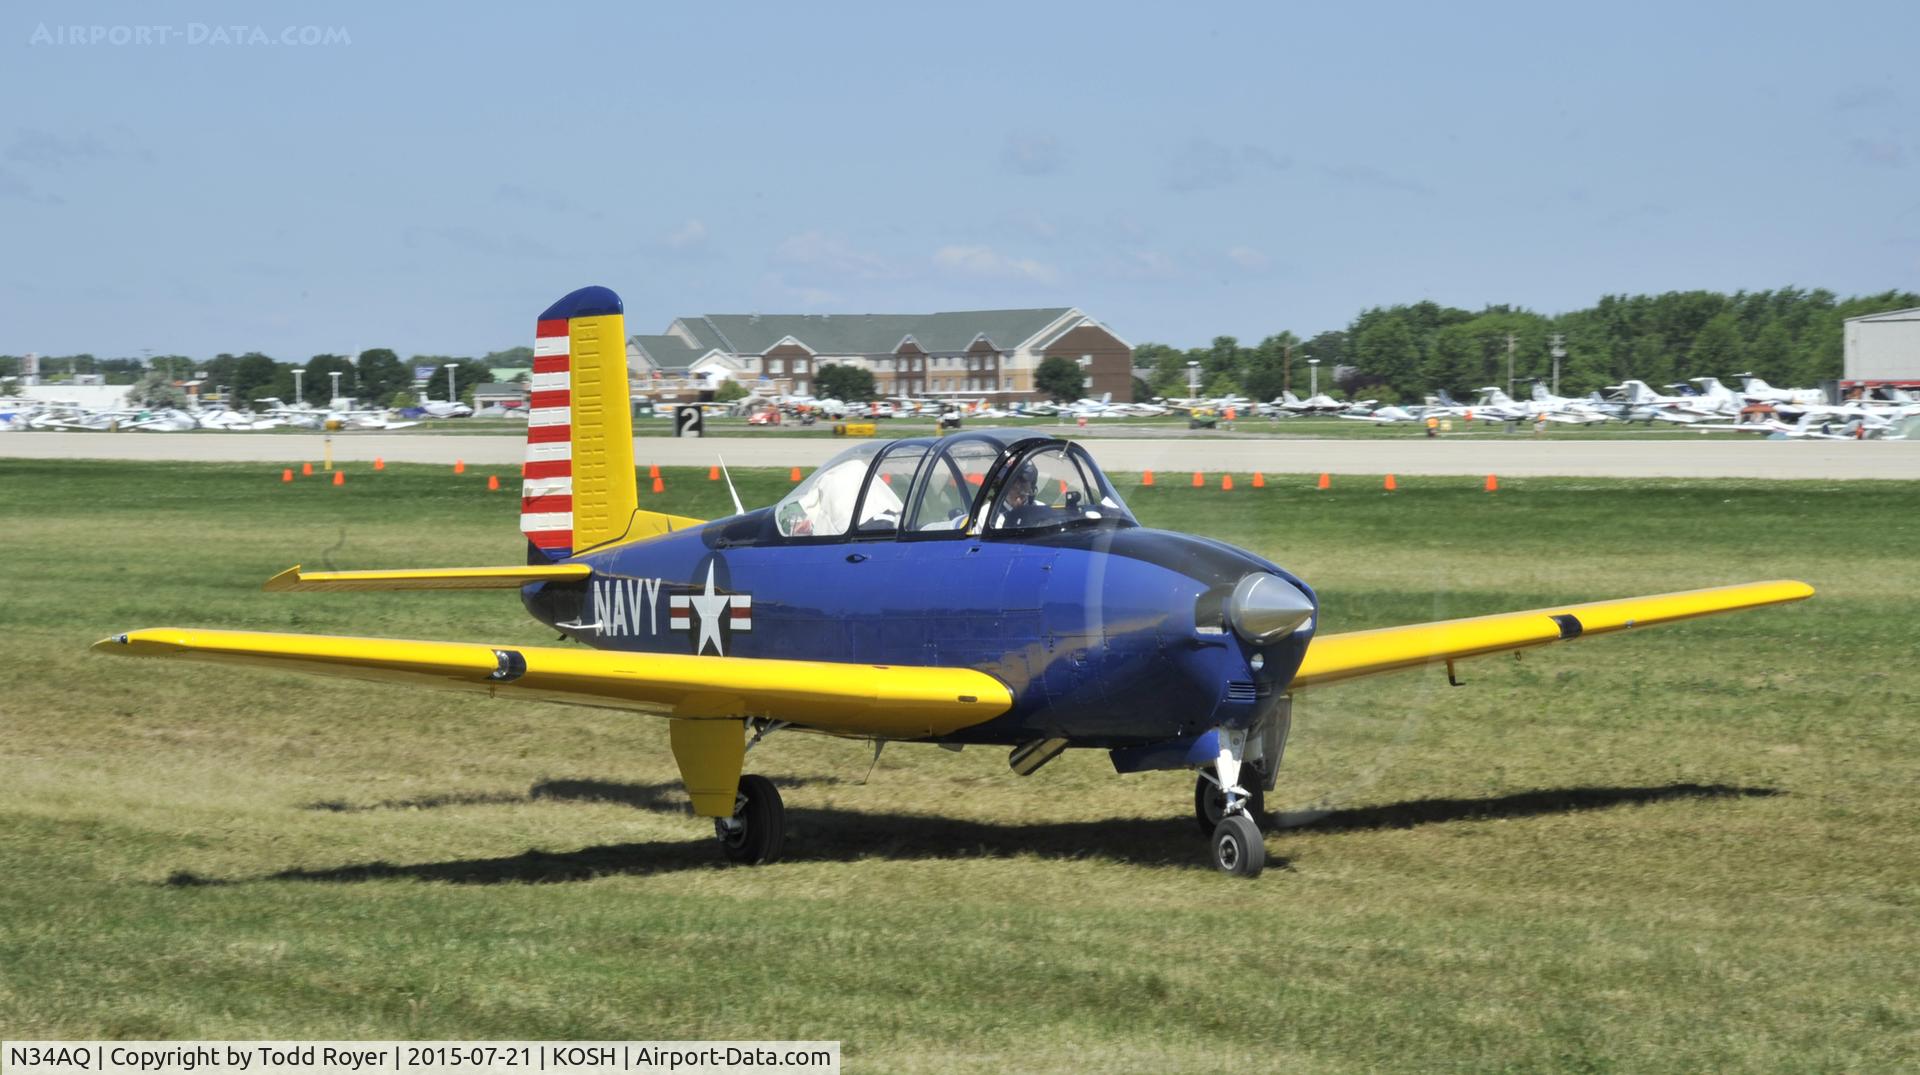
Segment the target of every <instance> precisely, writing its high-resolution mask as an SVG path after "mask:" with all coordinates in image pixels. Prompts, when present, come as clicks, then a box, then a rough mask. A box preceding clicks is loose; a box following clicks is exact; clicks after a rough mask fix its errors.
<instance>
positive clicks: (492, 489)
mask: <svg viewBox="0 0 1920 1075" xmlns="http://www.w3.org/2000/svg"><path fill="white" fill-rule="evenodd" d="M499 491H500V475H498V474H489V475H487V492H489V493H497V492H499Z"/></svg>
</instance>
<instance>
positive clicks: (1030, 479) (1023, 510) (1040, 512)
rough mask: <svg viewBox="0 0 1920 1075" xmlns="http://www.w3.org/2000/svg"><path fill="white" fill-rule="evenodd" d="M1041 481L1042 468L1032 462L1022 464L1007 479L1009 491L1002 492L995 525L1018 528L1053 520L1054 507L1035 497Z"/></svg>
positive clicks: (994, 520) (995, 516) (994, 521)
mask: <svg viewBox="0 0 1920 1075" xmlns="http://www.w3.org/2000/svg"><path fill="white" fill-rule="evenodd" d="M1039 483H1040V468H1039V467H1037V466H1034V465H1033V464H1032V463H1030V462H1029V463H1022V464H1020V469H1019V470H1016V471H1014V473H1013V477H1011V478H1008V479H1007V491H1006V492H1004V493H1002V494H1000V510H999V512H997V513H996V514H995V515H994V519H993V525H995V526H997V527H1002V528H1008V529H1016V530H1017V529H1019V528H1021V527H1026V526H1039V525H1041V524H1042V523H1045V522H1048V521H1049V520H1051V519H1052V518H1053V516H1054V512H1053V509H1052V508H1049V507H1047V506H1046V505H1045V504H1039V503H1036V502H1035V501H1034V499H1033V490H1034V487H1035V486H1036V485H1038V484H1039Z"/></svg>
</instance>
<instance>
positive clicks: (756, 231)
mask: <svg viewBox="0 0 1920 1075" xmlns="http://www.w3.org/2000/svg"><path fill="white" fill-rule="evenodd" d="M1916 40H1920V4H1916V3H1913V2H1912V0H1904V2H1888V3H1867V2H1851V0H1837V2H1835V3H1829V4H1823V5H1811V4H1806V3H1795V4H1791V5H1789V4H1780V3H1772V2H1745V3H1725V4H1722V3H1712V4H1689V3H1683V2H1675V0H1669V2H1667V3H1638V2H1624V3H1610V4H1605V5H1552V4H1540V3H1537V2H1532V3H1508V4H1494V3H1488V4H1480V3H1460V4H1453V5H1436V4H1427V3H1419V4H1411V3H1410V4H1366V3H1353V4H1324V3H1316V4H1299V3H1291V2H1281V0H1276V2H1269V3H1262V4H1231V3H1219V4H1216V3H1194V4H1166V3H1155V4H1131V3H1120V2H1108V3H1103V4H1064V3H1046V2H1036V0H1027V2H1025V3H1015V4H997V3H969V4H960V5H940V4H900V3H887V4H831V3H813V4H793V3H784V4H763V3H754V2H745V0H736V2H729V3H720V4H698V5H696V4H673V5H667V4H657V3H634V2H628V3H600V2H590V3H564V2H553V3H548V4H542V5H533V4H518V5H510V6H508V5H503V6H501V7H500V9H498V10H480V9H479V8H478V6H477V5H470V4H430V3H416V4H406V5H397V4H390V3H379V4H374V3H359V2H352V0H342V2H334V3H325V4H321V3H299V2H293V3H280V4H272V5H268V4H240V3H181V4H167V3H139V4H132V3H129V4H111V3H100V4H85V3H71V2H69V3H53V2H20V0H0V100H4V101H6V102H7V105H8V107H6V108H5V109H0V353H4V354H21V353H25V352H28V351H35V352H39V353H41V354H69V353H75V352H83V351H84V352H91V353H93V354H96V355H98V356H101V357H117V356H137V355H140V354H142V353H144V352H145V351H148V350H151V351H152V352H154V353H157V354H168V353H180V354H188V355H194V356H198V357H207V356H211V355H213V354H214V353H217V352H221V351H227V352H235V353H238V352H244V351H250V350H259V351H264V352H266V353H267V354H270V355H273V356H274V357H276V358H279V359H282V360H297V361H304V360H305V359H306V358H307V357H308V356H310V355H313V354H319V353H326V352H335V353H338V352H349V353H352V352H357V351H359V350H362V349H365V348H369V347H392V348H394V349H395V350H397V351H398V352H399V353H400V354H402V355H403V356H405V355H411V354H455V355H477V354H481V353H484V352H487V351H492V350H497V349H501V348H505V347H511V346H516V345H519V344H525V343H528V342H529V340H530V338H531V336H532V331H533V321H534V318H535V316H536V315H537V314H538V313H539V312H540V310H542V309H544V308H545V307H546V305H547V304H548V303H549V302H551V301H552V300H553V299H555V298H557V297H559V296H560V295H562V294H564V293H566V292H567V291H570V290H572V289H574V288H576V287H580V286H584V285H587V284H602V285H605V286H608V287H611V288H613V289H614V290H616V291H618V292H619V293H620V294H621V295H622V296H623V298H624V299H625V301H626V308H627V322H628V330H629V331H630V332H636V333H646V332H660V331H663V330H664V329H665V327H666V326H667V324H668V323H669V322H670V321H671V320H672V319H673V318H675V317H678V316H683V315H689V314H700V313H753V312H759V313H864V312H886V313H912V312H926V311H934V310H966V309H983V308H1003V307H1040V306H1075V307H1079V308H1080V309H1082V310H1084V311H1085V312H1087V313H1088V314H1090V315H1092V316H1094V317H1096V318H1098V319H1100V320H1101V321H1103V322H1105V323H1106V324H1107V325H1109V326H1110V327H1111V328H1113V329H1114V330H1115V331H1116V332H1117V333H1118V334H1119V335H1120V336H1122V337H1123V338H1125V339H1127V340H1129V341H1131V342H1133V343H1135V344H1139V343H1142V342H1147V341H1156V342H1162V343H1171V344H1174V345H1175V346H1180V347H1193V346H1202V345H1205V344H1206V343H1207V342H1208V341H1209V340H1211V339H1212V338H1213V337H1214V336H1217V335H1234V336H1238V337H1240V338H1241V339H1242V340H1243V341H1246V342H1249V343H1250V342H1254V341H1257V340H1259V339H1260V338H1262V337H1264V336H1267V335H1269V334H1271V333H1274V332H1278V331H1281V330H1283V329H1285V330H1291V331H1293V332H1295V333H1298V334H1300V335H1302V336H1311V335H1313V334H1314V333H1317V332H1320V331H1324V330H1328V329H1338V328H1343V327H1345V326H1346V325H1347V323H1348V322H1349V321H1351V319H1352V318H1353V317H1354V315H1356V314H1357V313H1359V312H1360V311H1361V310H1363V309H1365V308H1367V307H1370V306H1377V305H1392V304H1397V303H1406V302H1416V301H1420V300H1423V299H1430V300H1433V301H1436V302H1440V303H1445V304H1449V305H1454V306H1460V307H1464V308H1467V309H1479V308H1481V307H1483V306H1485V305H1488V304H1508V305H1514V306H1522V307H1526V308H1529V309H1533V310H1537V311H1540V312H1542V313H1548V314H1551V313H1557V312H1561V311H1566V310H1573V309H1579V308H1582V307H1586V306H1589V305H1591V304H1592V303H1593V302H1594V301H1595V300H1597V299H1598V298H1599V297H1600V296H1602V295H1605V294H1622V293H1657V292H1662V291H1668V290H1682V289H1694V288H1703V289H1710V290H1718V291H1729V292H1730V291H1736V290H1742V289H1745V290H1758V289H1769V288H1779V287H1785V286H1798V287H1807V288H1812V287H1824V288H1828V289H1831V290H1833V291H1836V292H1838V293H1840V294H1842V295H1852V294H1868V293H1874V292H1880V291H1885V290H1889V289H1896V288H1898V289H1907V290H1913V289H1916V288H1920V63H1916V62H1915V58H1914V54H1913V43H1914V42H1915V41H1916Z"/></svg>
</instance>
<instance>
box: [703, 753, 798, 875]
mask: <svg viewBox="0 0 1920 1075" xmlns="http://www.w3.org/2000/svg"><path fill="white" fill-rule="evenodd" d="M733 820H734V821H735V822H736V823H737V824H735V825H734V826H733V827H732V828H731V829H729V828H728V827H727V826H726V825H725V824H723V823H721V822H715V823H714V830H715V831H716V832H717V833H719V835H720V847H721V849H722V850H724V851H725V852H726V853H727V858H728V859H730V860H732V861H734V862H737V863H740V864H741V865H743V866H765V865H766V864H767V863H769V862H777V861H779V859H780V852H781V850H782V849H783V848H784V847H785V846H786V842H787V810H786V807H785V806H783V805H781V803H780V789H778V788H776V787H774V786H773V781H771V780H768V779H767V778H766V777H764V776H757V775H754V774H751V773H749V774H747V775H745V776H742V777H741V778H740V791H739V793H738V794H736V795H735V796H734V798H733Z"/></svg>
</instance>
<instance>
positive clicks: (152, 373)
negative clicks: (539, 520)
mask: <svg viewBox="0 0 1920 1075" xmlns="http://www.w3.org/2000/svg"><path fill="white" fill-rule="evenodd" d="M449 364H451V365H452V366H453V367H454V371H453V384H454V391H455V393H456V394H457V395H458V396H459V398H460V399H462V400H464V401H466V402H469V403H470V402H472V400H473V390H474V389H475V388H477V387H478V386H480V385H482V384H486V383H488V382H491V381H492V380H493V370H494V369H495V368H518V369H525V370H530V369H532V367H533V349H532V348H530V347H513V348H509V349H507V350H505V351H494V352H492V353H490V354H488V355H487V356H486V357H484V358H477V359H476V358H456V357H453V356H451V355H414V356H413V357H412V358H409V359H406V360H404V361H403V360H402V359H401V358H400V356H399V355H398V354H396V353H395V352H394V351H393V350H392V349H391V348H386V347H374V348H370V349H368V350H365V351H362V352H360V354H359V356H358V359H357V360H356V359H353V358H349V357H347V356H346V355H335V354H324V355H314V356H313V357H311V358H309V359H307V360H306V361H305V362H281V361H278V360H276V359H274V358H272V357H271V356H269V355H264V354H261V353H260V352H258V351H248V352H247V353H245V354H240V355H235V354H228V353H224V352H223V353H221V354H218V355H215V356H214V357H212V358H210V359H205V360H201V359H195V358H191V357H189V356H187V355H155V356H153V357H152V358H150V359H138V358H107V359H101V358H95V357H94V356H93V355H90V354H78V355H56V356H50V357H42V358H41V359H40V361H39V366H40V376H41V378H42V380H43V381H57V380H63V379H65V378H67V377H68V376H72V375H83V376H86V375H99V376H102V377H104V378H105V379H106V383H107V384H114V385H121V384H124V385H137V386H139V387H140V390H141V394H142V395H143V397H144V398H143V399H142V400H140V401H141V402H148V403H152V404H155V405H159V404H171V403H175V402H177V401H178V398H179V397H178V394H177V391H173V390H170V386H171V384H172V383H173V382H176V381H185V380H191V379H201V380H203V381H204V383H203V384H202V386H201V392H202V394H203V395H209V394H213V393H216V392H221V391H224V392H225V393H226V395H227V398H228V400H229V401H231V402H232V403H234V404H235V405H238V406H250V405H252V404H253V403H255V402H256V401H259V400H263V399H269V398H272V399H279V400H282V401H284V402H287V403H293V402H295V400H296V393H295V379H294V371H295V370H300V371H301V375H300V382H301V383H300V385H299V393H298V398H304V399H305V400H306V401H307V402H309V403H325V402H327V401H328V400H329V399H330V398H331V397H332V394H333V381H332V378H331V377H330V376H329V375H330V374H333V373H336V372H337V373H339V374H340V394H341V395H342V396H344V397H347V398H349V399H356V400H360V401H362V402H364V403H368V404H372V405H375V406H383V407H384V406H395V407H404V406H409V405H411V404H413V403H414V402H416V400H415V383H414V377H413V373H414V370H415V369H416V368H418V367H424V366H431V367H433V374H432V375H431V376H429V377H428V378H426V381H425V383H424V384H423V385H422V386H421V387H420V389H419V392H420V394H421V395H422V396H424V398H426V399H441V400H443V399H446V398H447V371H446V369H445V367H446V366H447V365H449ZM23 368H24V360H23V359H22V357H21V356H19V355H0V380H4V379H7V378H13V377H18V376H20V374H21V372H22V370H23ZM201 374H204V375H205V376H204V378H201V377H200V376H199V375H201Z"/></svg>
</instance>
